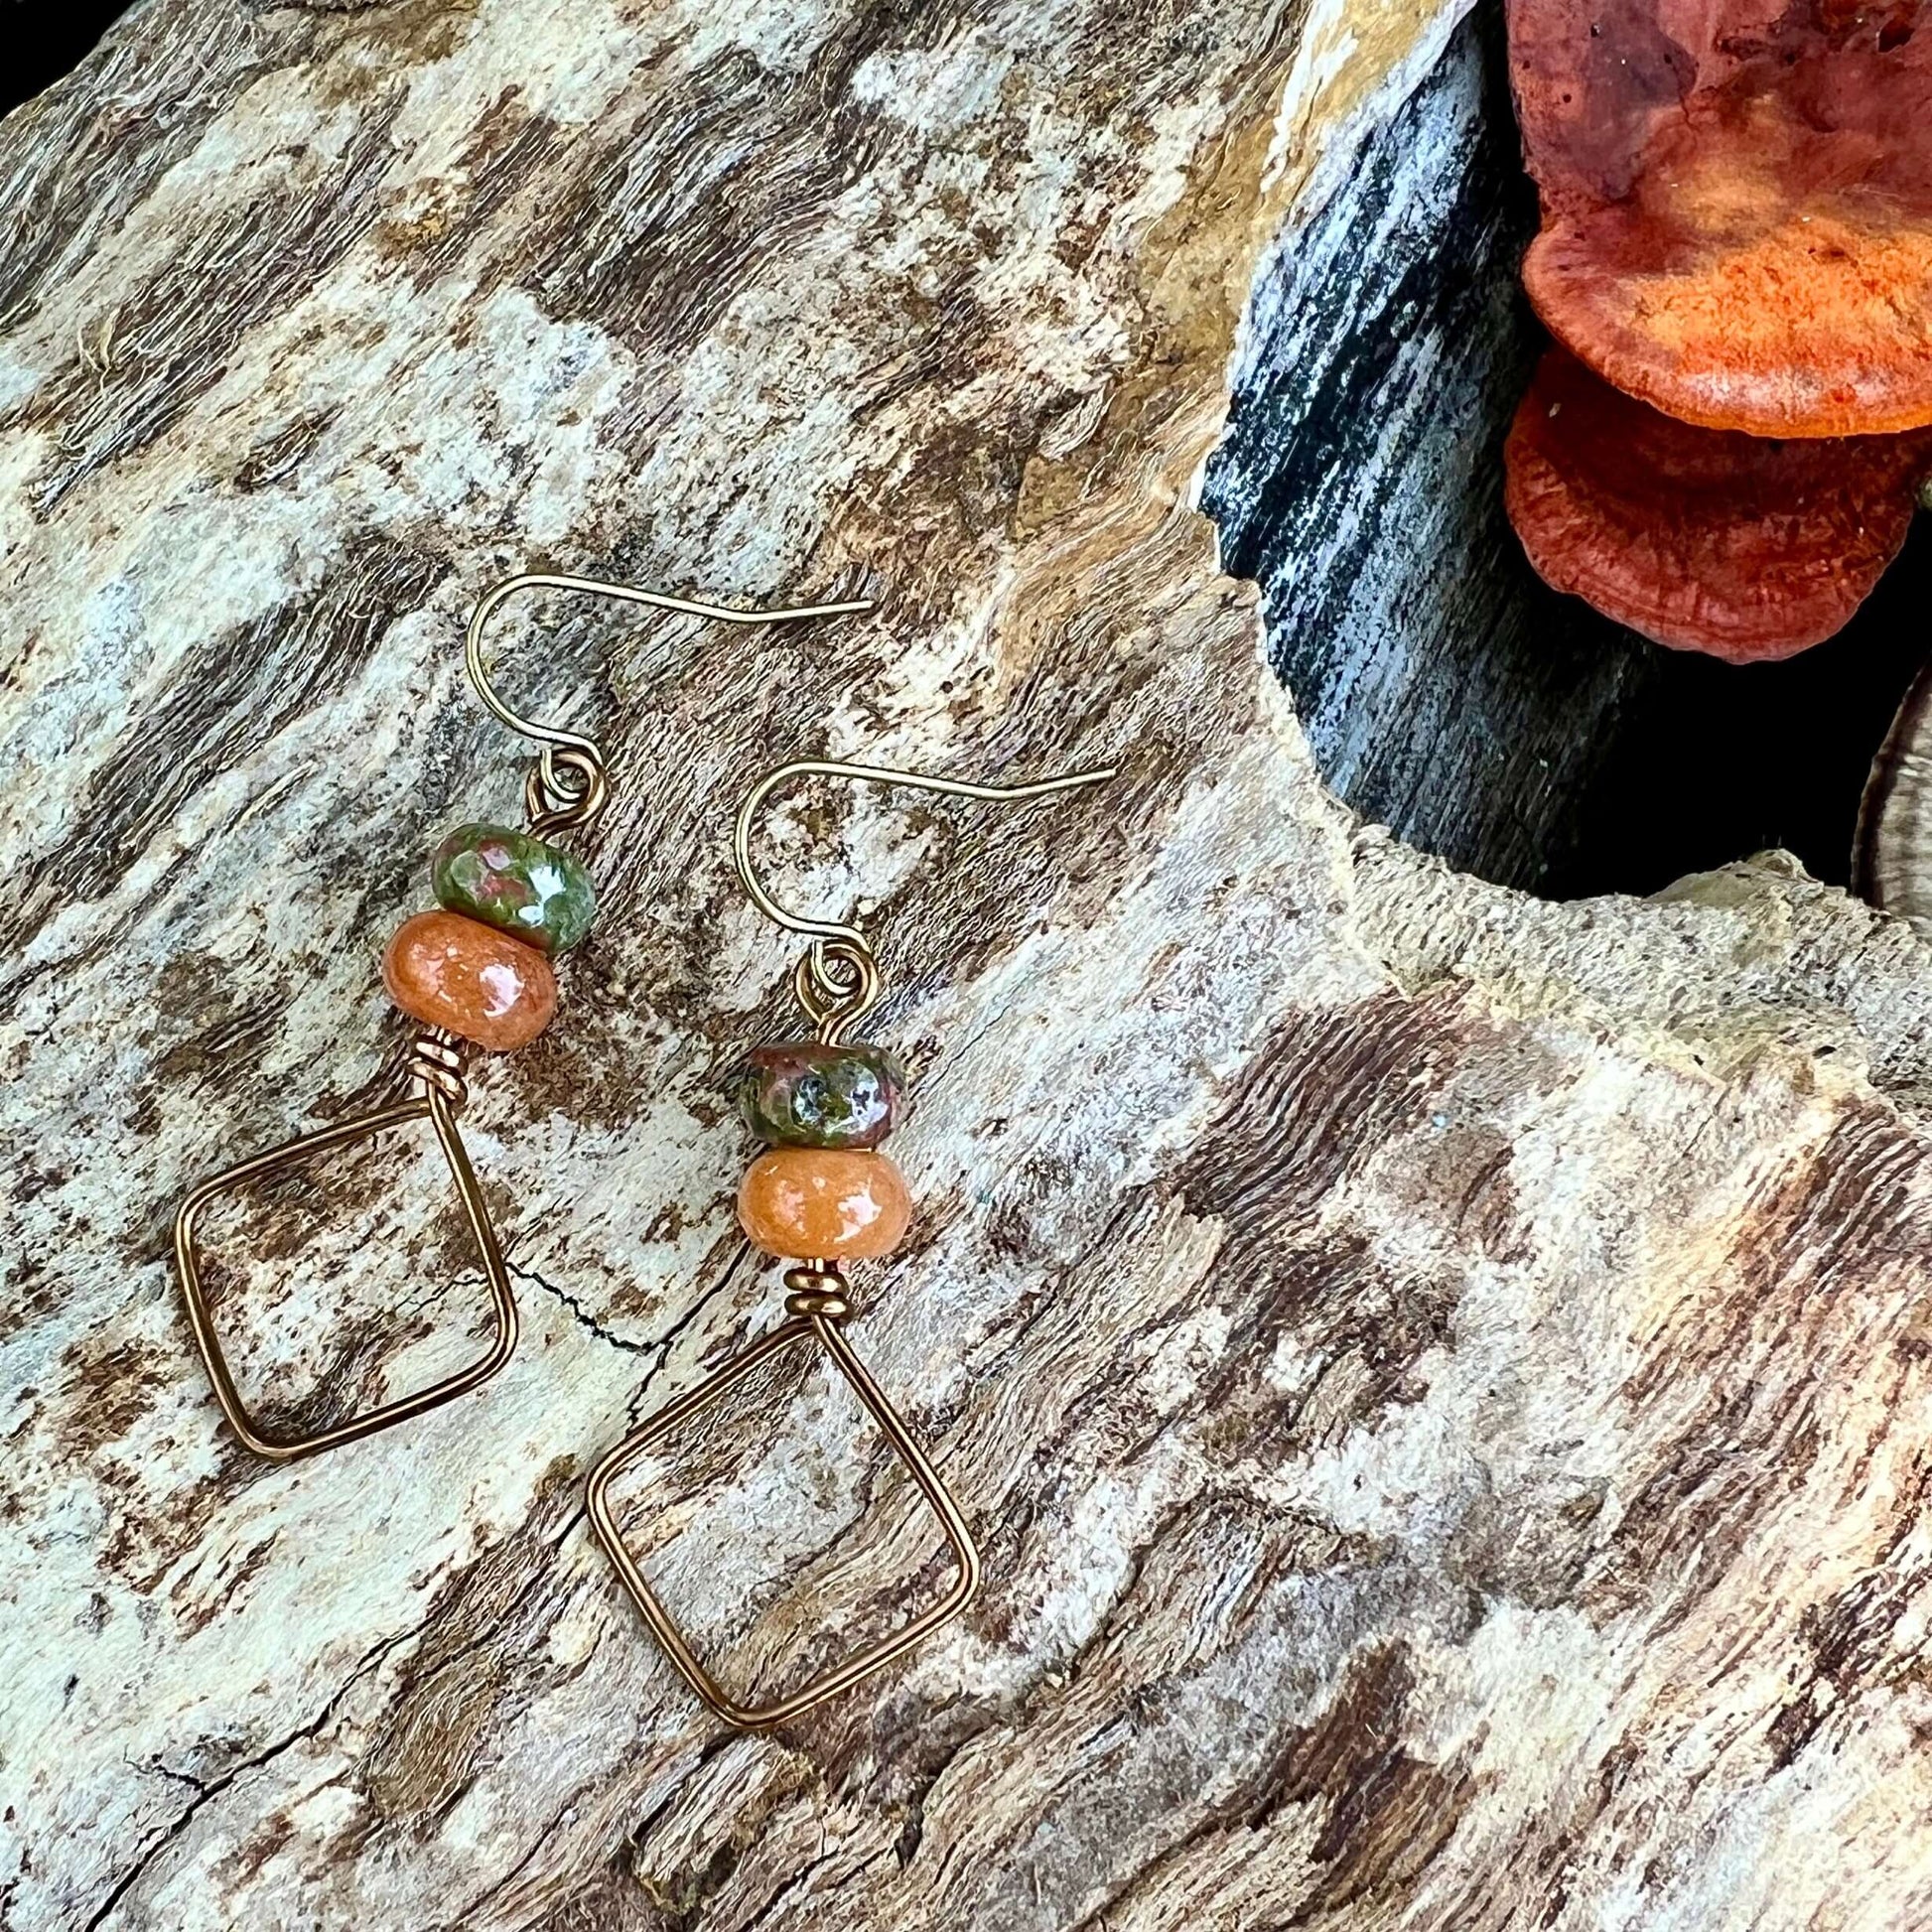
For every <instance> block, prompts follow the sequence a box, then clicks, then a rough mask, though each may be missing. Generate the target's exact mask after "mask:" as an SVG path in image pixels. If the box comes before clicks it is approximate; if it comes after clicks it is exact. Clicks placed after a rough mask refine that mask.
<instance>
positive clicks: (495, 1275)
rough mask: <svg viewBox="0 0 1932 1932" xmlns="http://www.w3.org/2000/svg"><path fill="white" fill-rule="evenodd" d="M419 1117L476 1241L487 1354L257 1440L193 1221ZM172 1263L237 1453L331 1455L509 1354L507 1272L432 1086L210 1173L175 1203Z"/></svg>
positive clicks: (456, 1391) (511, 1301)
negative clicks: (232, 1195) (372, 1402)
mask: <svg viewBox="0 0 1932 1932" xmlns="http://www.w3.org/2000/svg"><path fill="white" fill-rule="evenodd" d="M425 1118H427V1119H428V1121H429V1123H430V1125H431V1126H433V1127H434V1128H435V1129H436V1139H437V1142H438V1144H439V1145H440V1146H441V1147H442V1150H443V1158H444V1160H445V1161H447V1162H448V1163H449V1168H450V1177H451V1178H452V1179H453V1180H454V1181H455V1182H456V1190H457V1194H458V1196H459V1197H460V1198H461V1200H462V1202H463V1207H464V1212H465V1213H466V1214H467V1215H468V1217H469V1221H470V1228H471V1232H472V1233H474V1234H475V1236H476V1237H477V1246H478V1248H479V1250H480V1251H481V1252H482V1255H483V1274H484V1276H485V1278H486V1279H487V1280H488V1283H489V1300H490V1308H491V1311H492V1313H493V1314H494V1316H495V1320H496V1333H495V1336H494V1338H493V1339H492V1340H491V1342H490V1344H489V1348H488V1351H487V1352H486V1353H485V1354H483V1356H482V1357H481V1358H480V1359H478V1360H477V1361H475V1362H472V1363H471V1364H470V1366H469V1367H468V1368H463V1369H459V1370H458V1371H457V1372H456V1373H455V1374H454V1375H449V1376H445V1377H444V1379H443V1380H442V1381H440V1382H437V1383H435V1384H433V1385H432V1386H431V1387H429V1388H427V1389H422V1390H419V1391H418V1392H417V1393H416V1394H414V1395H406V1396H402V1397H399V1398H398V1399H397V1400H396V1401H394V1402H385V1403H384V1404H383V1405H382V1406H381V1407H380V1408H379V1409H372V1410H370V1412H369V1413H368V1414H367V1415H366V1416H356V1417H352V1418H351V1419H350V1420H349V1421H347V1422H345V1423H338V1424H337V1425H336V1427H335V1428H334V1429H325V1430H324V1431H322V1433H321V1434H320V1435H316V1436H306V1437H303V1438H301V1439H300V1440H299V1441H296V1442H278V1441H276V1440H275V1439H274V1438H272V1437H268V1436H264V1435H263V1434H262V1433H261V1431H260V1430H259V1429H257V1428H256V1427H255V1424H254V1420H253V1418H252V1417H250V1415H249V1414H248V1411H247V1408H246V1407H245V1405H244V1404H243V1402H242V1400H241V1396H240V1393H239V1391H237V1389H236V1388H235V1384H234V1377H233V1375H232V1374H230V1373H229V1370H228V1363H227V1358H226V1357H225V1356H224V1355H223V1354H222V1352H221V1344H220V1342H219V1341H218V1340H217V1339H216V1338H215V1333H214V1322H213V1318H212V1316H211V1314H210V1312H209V1310H208V1305H207V1291H206V1290H205V1289H204V1288H203V1286H202V1269H201V1263H200V1261H199V1260H198V1259H197V1256H196V1252H195V1221H196V1217H197V1216H198V1215H199V1214H200V1213H201V1211H202V1209H203V1208H204V1207H206V1206H207V1204H208V1202H209V1201H211V1200H213V1199H214V1197H215V1196H216V1195H217V1194H223V1193H226V1192H227V1191H228V1190H229V1189H230V1188H233V1187H239V1186H242V1185H244V1184H245V1183H246V1182H248V1181H250V1180H258V1179H260V1178H261V1176H262V1175H264V1174H270V1173H279V1172H280V1171H281V1170H282V1169H284V1168H291V1167H295V1166H298V1165H300V1164H301V1163H302V1162H305V1161H308V1160H310V1159H312V1158H313V1157H315V1156H316V1155H319V1154H326V1153H327V1152H328V1151H329V1150H330V1149H331V1148H337V1147H345V1146H346V1145H347V1144H348V1143H349V1142H351V1141H359V1140H365V1139H370V1138H373V1137H374V1136H375V1135H377V1134H380V1133H382V1132H384V1131H385V1130H386V1129H388V1128H391V1127H406V1126H407V1125H408V1124H409V1123H410V1122H411V1121H413V1120H423V1119H425ZM175 1261H176V1265H177V1266H178V1267H179V1268H180V1270H181V1291H182V1296H183V1299H184V1300H185V1301H186V1302H187V1304H188V1319H189V1321H190V1323H191V1325H192V1326H193V1327H194V1330H195V1341H196V1344H197V1346H198V1347H199V1348H200V1349H201V1351H202V1360H203V1361H204V1362H205V1363H206V1364H207V1377H208V1380H209V1381H210V1382H211V1383H212V1384H213V1385H214V1399H215V1400H216V1401H217V1402H218V1403H219V1404H220V1405H221V1413H222V1414H223V1415H224V1416H225V1417H227V1419H228V1427H229V1428H230V1429H232V1430H233V1431H234V1433H235V1434H236V1436H238V1437H239V1438H240V1439H241V1442H242V1444H243V1446H244V1447H245V1448H247V1449H252V1450H254V1452H255V1453H256V1454H257V1455H260V1456H265V1457H266V1458H267V1459H268V1460H269V1461H271V1462H293V1461H295V1460H296V1459H297V1458H298V1457H300V1456H304V1455H314V1454H316V1453H318V1452H319V1451H320V1450H322V1449H336V1448H338V1447H339V1446H340V1445H342V1444H344V1443H352V1442H355V1441H357V1440H358V1439H359V1438H361V1437H363V1436H373V1435H374V1434H375V1432H376V1431H377V1430H379V1429H387V1428H388V1427H389V1425H390V1424H391V1423H398V1422H405V1421H407V1420H408V1419H409V1418H410V1417H411V1416H420V1415H421V1414H422V1413H423V1412H424V1410H426V1409H434V1408H436V1407H437V1406H438V1405H439V1404H441V1403H445V1402H449V1401H452V1400H453V1399H454V1398H455V1397H457V1396H460V1395H465V1394H467V1393H468V1392H469V1391H470V1390H471V1389H474V1388H476V1387H477V1386H478V1385H479V1384H480V1383H483V1382H486V1381H488V1380H489V1378H490V1377H491V1376H492V1375H494V1374H495V1373H496V1371H497V1370H498V1369H499V1368H501V1367H502V1366H503V1364H504V1363H505V1362H506V1361H508V1360H509V1358H510V1353H511V1351H512V1350H513V1349H514V1348H515V1347H516V1299H515V1297H514V1296H513V1295H512V1294H511V1292H510V1281H509V1271H508V1269H507V1268H506V1267H505V1266H504V1265H503V1251H502V1249H501V1248H500V1247H499V1246H498V1245H497V1241H496V1231H495V1229H494V1228H492V1227H491V1226H490V1224H489V1211H488V1209H487V1208H486V1207H485V1206H484V1205H483V1190H482V1189H481V1188H480V1187H479V1186H478V1185H477V1176H476V1173H475V1171H474V1170H473V1169H472V1168H471V1166H470V1157H469V1156H468V1155H467V1154H466V1153H465V1152H464V1147H463V1138H462V1136H461V1135H460V1134H458V1132H457V1126H456V1117H455V1115H454V1114H452V1113H451V1111H450V1103H449V1102H448V1101H447V1100H446V1099H445V1098H444V1097H443V1095H442V1094H441V1093H439V1092H437V1091H436V1089H435V1088H433V1087H432V1088H431V1089H430V1090H429V1091H428V1092H427V1093H424V1094H421V1095H419V1096H418V1097H416V1098H415V1099H412V1100H403V1101H398V1102H397V1103H396V1104H395V1105H394V1106H393V1107H384V1108H382V1109H381V1110H380V1111H378V1112H376V1113H373V1114H363V1115H361V1116H360V1117H359V1118H357V1119H355V1120H345V1121H343V1122H341V1123H339V1124H338V1125H337V1126H335V1127H326V1128H324V1129H323V1130H322V1132H321V1133H319V1134H305V1135H304V1136H303V1137H302V1138H301V1139H300V1140H295V1141H289V1142H286V1143H284V1145H282V1146H281V1147H278V1148H272V1149H270V1151H269V1152H268V1153H266V1154H258V1155H256V1156H255V1158H254V1159H253V1160H252V1161H243V1162H241V1163H240V1164H239V1165H238V1166H236V1167H232V1168H230V1169H228V1170H227V1172H226V1173H218V1174H216V1175H215V1176H214V1178H213V1179H212V1180H205V1181H203V1182H202V1184H201V1185H200V1186H199V1187H197V1188H196V1189H195V1191H194V1192H193V1193H192V1194H190V1195H189V1196H188V1198H187V1199H186V1200H185V1201H183V1202H182V1204H181V1211H180V1213H178V1214H177V1215H176V1216H175Z"/></svg>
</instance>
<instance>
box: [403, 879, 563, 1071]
mask: <svg viewBox="0 0 1932 1932" xmlns="http://www.w3.org/2000/svg"><path fill="white" fill-rule="evenodd" d="M382 984H383V985H384V986H385V987H387V988H388V989H389V997H390V999H392V1000H393V1001H395V1003H396V1005H397V1006H399V1007H400V1008H401V1009H402V1010H403V1012H404V1013H406V1014H408V1015H409V1016H410V1017H411V1018H412V1019H416V1020H420V1021H422V1022H423V1023H424V1024H425V1025H426V1026H430V1027H447V1028H448V1029H449V1030H450V1032H451V1033H453V1034H461V1035H462V1036H463V1037H464V1038H465V1039H474V1040H475V1041H476V1042H477V1044H478V1045H479V1046H487V1047H489V1048H490V1049H491V1051H493V1052H498V1053H502V1052H507V1051H508V1050H509V1049H510V1048H511V1047H512V1046H521V1045H523V1044H524V1042H525V1041H526V1040H532V1039H534V1038H536V1036H537V1035H538V1034H540V1033H542V1032H543V1030H544V1028H546V1027H547V1026H549V1024H550V1017H551V1015H552V1014H554V1013H555V1012H556V1011H557V980H556V975H555V974H553V973H552V972H551V970H550V965H549V962H548V961H547V960H546V959H545V958H544V956H543V955H542V954H541V953H540V952H538V951H537V950H536V948H535V947H534V946H527V945H525V944H524V943H523V942H522V941H521V940H520V939H512V938H511V937H510V936H509V935H508V934H507V933H503V932H498V931H497V930H496V929H495V927H494V926H487V925H482V924H480V923H479V922H478V921H477V920H475V919H466V918H464V917H462V916H461V915H460V914H458V913H456V912H418V913H417V914H416V916H415V917H414V918H413V919H405V920H404V921H403V923H402V924H401V926H399V927H398V928H397V930H396V936H395V937H394V938H393V939H391V940H390V941H389V950H388V951H387V952H385V953H384V954H383V955H382Z"/></svg>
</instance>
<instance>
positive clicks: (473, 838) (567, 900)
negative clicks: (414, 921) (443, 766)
mask: <svg viewBox="0 0 1932 1932" xmlns="http://www.w3.org/2000/svg"><path fill="white" fill-rule="evenodd" d="M430 878H431V880H432V882H433V884H434V885H435V888H436V902H437V903H438V904H439V905H441V906H443V907H444V908H445V910H447V911H451V912H461V913H463V914H464V915H465V916H466V917H468V918H472V919H481V920H482V921H483V924H484V925H493V926H495V927H496V928H497V930H498V931H499V932H507V933H510V934H511V935H512V936H514V937H515V938H518V939H521V940H523V941H524V942H525V943H526V944H528V945H532V946H535V947H536V949H537V950H538V951H539V952H542V953H547V954H548V955H549V956H550V957H551V958H553V959H554V958H555V957H556V956H557V954H559V953H561V952H568V951H569V950H570V948H571V947H572V946H574V945H576V943H577V942H578V940H580V939H581V938H583V936H584V935H585V933H587V932H588V931H590V929H591V921H592V919H594V918H595V917H596V916H597V895H596V893H595V892H593V891H592V889H591V876H590V874H589V873H587V872H586V871H585V870H584V868H583V867H582V866H581V865H579V864H578V862H577V861H576V860H575V859H573V858H572V857H571V856H570V854H569V853H568V852H562V851H559V850H558V848H557V847H556V846H554V845H549V844H546V843H545V842H544V841H543V840H542V839H536V838H532V837H531V836H530V834H529V833H528V832H519V831H516V830H515V829H514V828H513V827H511V826H508V825H459V826H458V827H457V828H456V830H455V831H454V832H452V833H451V834H450V835H449V837H448V838H446V839H445V840H444V841H443V843H442V844H441V845H439V846H438V847H437V848H436V851H435V853H434V854H433V855H432V857H431V859H430Z"/></svg>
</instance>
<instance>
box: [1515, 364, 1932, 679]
mask: <svg viewBox="0 0 1932 1932" xmlns="http://www.w3.org/2000/svg"><path fill="white" fill-rule="evenodd" d="M1503 457H1504V467H1505V472H1506V483H1505V502H1506V505H1507V508H1508V511H1509V519H1510V521H1511V522H1512V523H1513V524H1514V525H1515V526H1516V532H1517V535H1518V536H1520V537H1521V538H1522V540H1523V547H1524V549H1525V550H1526V551H1527V552H1528V553H1529V558H1530V562H1531V563H1532V564H1534V565H1535V567H1536V569H1537V572H1538V574H1539V575H1541V576H1542V577H1543V578H1544V579H1545V581H1546V582H1548V583H1550V584H1552V585H1553V586H1555V588H1556V589H1558V590H1560V591H1571V592H1574V593H1576V594H1577V595H1578V596H1580V597H1583V598H1586V599H1587V600H1588V602H1589V603H1591V604H1593V605H1594V606H1595V607H1596V608H1597V610H1599V611H1601V612H1602V613H1603V614H1604V615H1605V616H1606V617H1609V618H1612V619H1614V620H1615V621H1618V622H1619V623H1626V624H1628V625H1629V626H1630V627H1631V628H1632V629H1633V630H1637V631H1641V632H1642V633H1643V635H1644V636H1646V637H1649V638H1652V639H1654V640H1655V641H1656V642H1657V643H1660V644H1669V645H1672V646H1674V647H1675V648H1677V649H1680V650H1701V651H1708V652H1710V653H1711V654H1712V655H1714V656H1717V657H1723V658H1727V659H1728V660H1729V661H1730V662H1731V663H1734V664H1742V663H1749V662H1752V661H1755V660H1758V659H1763V658H1775V657H1789V656H1791V655H1793V654H1794V653H1795V652H1797V651H1801V650H1804V649H1807V648H1808V647H1809V646H1810V645H1812V644H1816V643H1819V642H1822V641H1823V640H1824V639H1825V638H1826V637H1829V636H1830V635H1831V634H1832V632H1833V631H1835V630H1837V629H1838V628H1839V627H1840V625H1842V624H1843V623H1844V622H1845V621H1847V620H1848V619H1849V618H1850V617H1851V616H1852V614H1853V612H1854V611H1856V610H1857V609H1858V607H1859V605H1860V604H1861V603H1862V602H1863V599H1864V598H1865V596H1866V594H1867V593H1868V592H1869V591H1870V590H1871V587H1872V586H1873V585H1874V584H1875V583H1876V582H1877V581H1878V578H1879V576H1880V575H1881V574H1882V573H1883V571H1884V568H1885V566H1886V565H1887V564H1888V563H1889V562H1890V561H1891V559H1892V558H1893V556H1895V555H1896V554H1897V552H1898V550H1899V548H1900V546H1901V545H1902V544H1903V543H1904V541H1905V535H1906V531H1907V528H1908V527H1909V525H1910V523H1911V520H1912V514H1913V509H1914V506H1915V503H1916V493H1915V492H1916V488H1917V485H1918V483H1919V482H1920V480H1921V478H1922V477H1923V476H1924V474H1925V472H1926V470H1927V469H1928V467H1932V438H1928V437H1925V436H1867V437H1848V438H1835V439H1811V440H1794V441H1783V440H1777V439H1771V438H1762V437H1752V436H1743V435H1738V434H1735V433H1732V432H1721V431H1714V430H1708V429H1699V428H1697V427H1695V426H1694V425H1692V424H1689V423H1681V422H1677V421H1674V420H1673V419H1672V418H1671V417H1669V416H1665V415H1662V414H1660V413H1659V412H1658V411H1657V410H1655V409H1652V408H1650V407H1649V406H1648V405H1647V404H1645V403H1642V402H1639V401H1637V400H1635V398H1633V397H1630V396H1626V395H1621V394H1619V393H1618V392H1617V391H1616V390H1615V389H1612V388H1611V387H1610V386H1609V385H1608V384H1607V383H1605V382H1603V381H1601V380H1600V379H1599V378H1598V377H1596V376H1595V375H1592V374H1591V373H1590V371H1589V370H1588V369H1587V368H1585V367H1584V366H1583V365H1582V364H1581V363H1580V362H1578V361H1577V359H1576V358H1575V357H1574V356H1572V355H1570V354H1568V353H1567V352H1566V351H1565V350H1563V349H1562V348H1552V349H1551V350H1550V351H1549V352H1548V353H1547V354H1546V355H1545V356H1544V358H1543V362H1542V364H1541V366H1540V367H1539V368H1538V370H1537V372H1536V376H1535V379H1534V380H1533V381H1532V382H1531V384H1530V388H1529V393H1528V394H1527V395H1526V396H1525V397H1524V398H1523V402H1522V406H1521V407H1520V408H1519V409H1518V411H1517V413H1516V420H1515V423H1514V424H1513V425H1512V427H1511V429H1510V432H1509V439H1508V442H1507V444H1506V445H1505V447H1504V452H1503Z"/></svg>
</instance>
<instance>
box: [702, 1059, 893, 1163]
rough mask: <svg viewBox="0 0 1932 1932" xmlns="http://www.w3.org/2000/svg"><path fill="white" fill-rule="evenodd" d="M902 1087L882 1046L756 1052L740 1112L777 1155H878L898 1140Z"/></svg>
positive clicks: (743, 1076) (742, 1074)
mask: <svg viewBox="0 0 1932 1932" xmlns="http://www.w3.org/2000/svg"><path fill="white" fill-rule="evenodd" d="M902 1084H903V1078H902V1076H901V1074H900V1073H899V1070H898V1062H897V1060H896V1059H894V1058H893V1056H892V1054H890V1053H889V1052H887V1051H886V1049H885V1048H884V1047H883V1046H824V1045H821V1044H820V1043H819V1042H818V1041H817V1040H810V1039H801V1040H793V1041H790V1042H788V1043H787V1044H785V1045H783V1046H755V1047H754V1048H753V1049H752V1051H751V1052H750V1053H748V1054H747V1055H746V1056H745V1061H744V1064H743V1065H742V1066H741V1068H740V1069H739V1073H738V1078H737V1086H738V1110H739V1112H740V1113H741V1114H743V1115H744V1116H745V1124H746V1126H747V1127H749V1128H750V1129H751V1130H752V1132H753V1133H754V1134H756V1135H757V1136H758V1137H759V1140H761V1141H770V1142H771V1143H772V1144H773V1145H774V1146H777V1147H859V1148H865V1147H877V1146H878V1145H879V1143H880V1142H881V1141H883V1140H884V1139H885V1138H886V1136H887V1135H888V1134H889V1133H891V1132H892V1129H893V1121H894V1117H895V1115H896V1114H897V1111H898V1095H899V1088H900V1086H901V1085H902Z"/></svg>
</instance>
